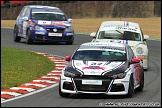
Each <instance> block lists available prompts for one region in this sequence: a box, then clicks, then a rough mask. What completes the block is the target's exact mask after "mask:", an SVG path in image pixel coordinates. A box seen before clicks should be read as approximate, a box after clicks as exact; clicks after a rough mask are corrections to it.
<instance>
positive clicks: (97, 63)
mask: <svg viewBox="0 0 162 108" xmlns="http://www.w3.org/2000/svg"><path fill="white" fill-rule="evenodd" d="M102 64H103V63H95V62H93V63H92V64H91V65H102Z"/></svg>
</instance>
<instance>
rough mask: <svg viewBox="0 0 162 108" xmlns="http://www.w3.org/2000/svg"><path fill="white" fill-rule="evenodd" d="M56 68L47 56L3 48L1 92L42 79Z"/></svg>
mask: <svg viewBox="0 0 162 108" xmlns="http://www.w3.org/2000/svg"><path fill="white" fill-rule="evenodd" d="M54 67H55V64H54V63H53V62H52V61H51V60H50V59H48V58H47V57H45V56H42V55H39V54H36V53H34V52H29V51H25V50H20V49H15V48H9V47H1V90H3V89H7V88H11V87H17V86H18V85H20V84H25V83H28V82H30V81H32V80H34V79H37V78H40V77H42V76H44V75H46V74H47V73H49V72H50V71H52V70H53V69H54Z"/></svg>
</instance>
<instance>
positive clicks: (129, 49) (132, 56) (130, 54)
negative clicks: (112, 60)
mask: <svg viewBox="0 0 162 108" xmlns="http://www.w3.org/2000/svg"><path fill="white" fill-rule="evenodd" d="M128 56H129V60H130V61H131V60H132V58H134V57H135V55H134V53H133V50H132V49H131V48H130V47H128Z"/></svg>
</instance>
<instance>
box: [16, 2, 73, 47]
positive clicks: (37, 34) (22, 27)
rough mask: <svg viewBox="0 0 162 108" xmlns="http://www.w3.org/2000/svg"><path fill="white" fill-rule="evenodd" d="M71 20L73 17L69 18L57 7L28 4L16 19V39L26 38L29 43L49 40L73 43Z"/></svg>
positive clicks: (17, 40)
mask: <svg viewBox="0 0 162 108" xmlns="http://www.w3.org/2000/svg"><path fill="white" fill-rule="evenodd" d="M71 22H72V19H68V18H67V17H66V15H65V13H64V12H63V11H62V10H61V9H59V8H57V7H52V6H41V5H27V6H24V7H23V8H22V10H21V11H20V13H19V15H18V17H17V19H16V23H15V26H14V31H13V36H14V41H15V42H20V41H21V38H24V39H26V43H27V44H32V43H33V42H34V41H41V42H45V41H46V42H47V41H49V42H65V43H66V44H69V45H71V44H73V41H74V29H73V27H72V26H71V24H70V23H71Z"/></svg>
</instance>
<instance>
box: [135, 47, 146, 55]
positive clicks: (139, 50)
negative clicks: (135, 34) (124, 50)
mask: <svg viewBox="0 0 162 108" xmlns="http://www.w3.org/2000/svg"><path fill="white" fill-rule="evenodd" d="M136 52H137V53H138V54H143V52H144V51H143V49H142V48H141V47H138V48H137V49H136Z"/></svg>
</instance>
